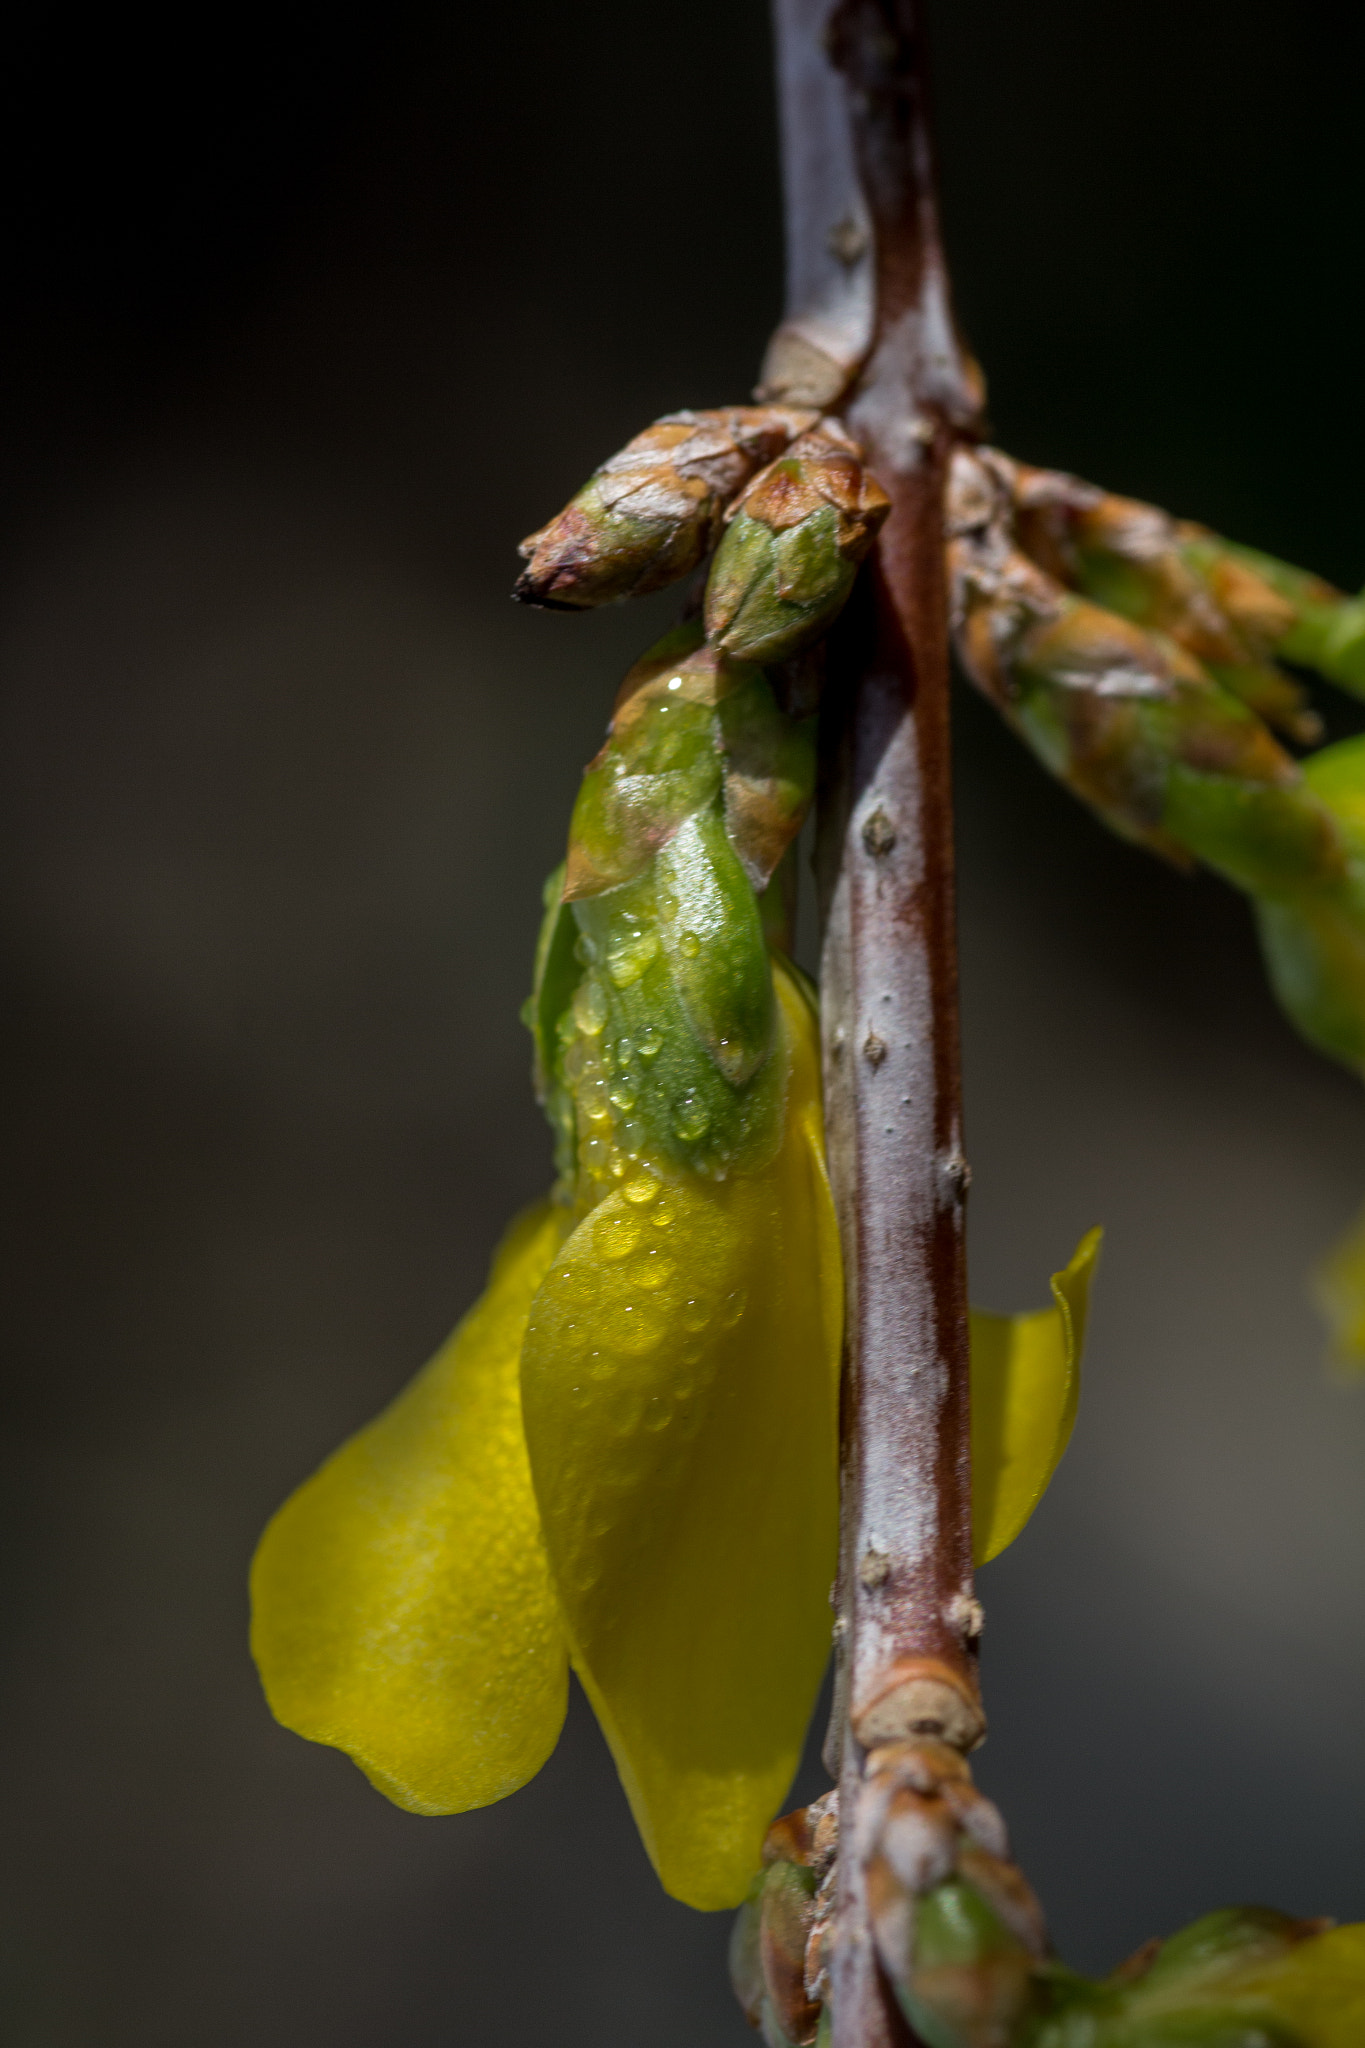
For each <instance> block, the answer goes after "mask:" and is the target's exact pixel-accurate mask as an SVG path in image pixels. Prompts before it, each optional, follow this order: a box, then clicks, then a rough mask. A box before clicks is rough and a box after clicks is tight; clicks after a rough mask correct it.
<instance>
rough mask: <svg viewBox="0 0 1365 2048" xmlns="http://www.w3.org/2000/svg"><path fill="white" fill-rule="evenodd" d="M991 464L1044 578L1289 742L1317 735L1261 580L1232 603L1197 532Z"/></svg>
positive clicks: (1279, 618)
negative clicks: (1124, 623)
mask: <svg viewBox="0 0 1365 2048" xmlns="http://www.w3.org/2000/svg"><path fill="white" fill-rule="evenodd" d="M991 460H992V462H993V463H994V464H995V466H996V468H997V471H998V474H999V475H1000V476H1001V477H1002V478H1004V479H1006V480H1007V482H1008V485H1009V488H1010V493H1011V497H1012V500H1013V507H1014V515H1015V516H1014V530H1015V534H1016V537H1017V539H1018V542H1019V545H1020V547H1021V548H1022V549H1023V550H1024V552H1025V554H1027V555H1028V556H1030V557H1031V559H1032V560H1033V561H1035V562H1036V563H1038V565H1039V566H1040V567H1041V568H1042V569H1044V570H1045V571H1046V572H1047V573H1048V574H1049V575H1051V576H1054V577H1055V578H1057V579H1058V581H1060V582H1062V583H1064V584H1066V585H1068V586H1069V587H1070V588H1071V589H1073V590H1076V591H1078V592H1080V594H1081V595H1082V596H1084V597H1088V598H1089V599H1091V601H1092V602H1093V603H1095V604H1098V605H1101V606H1103V607H1104V609H1105V610H1106V611H1110V612H1117V613H1118V614H1119V616H1120V617H1121V618H1125V619H1129V620H1131V621H1132V623H1133V624H1134V625H1137V626H1142V627H1143V628H1145V629H1146V630H1147V631H1148V632H1150V633H1155V634H1159V635H1162V636H1164V637H1165V638H1167V639H1170V640H1173V641H1175V642H1176V644H1177V645H1178V646H1179V647H1182V648H1183V649H1184V650H1185V652H1186V653H1187V654H1190V655H1193V656H1194V658H1195V660H1196V661H1197V662H1199V663H1200V665H1201V666H1202V667H1203V669H1204V670H1205V671H1206V672H1207V673H1208V674H1209V675H1211V676H1212V677H1213V679H1214V681H1215V682H1218V683H1221V684H1222V686H1223V688H1224V689H1225V690H1227V691H1229V692H1230V693H1231V694H1232V695H1233V696H1234V697H1237V698H1240V700H1241V701H1242V702H1243V703H1244V704H1246V705H1247V706H1248V707H1249V708H1250V709H1251V710H1253V711H1255V712H1256V713H1257V715H1258V716H1259V717H1261V718H1264V719H1265V720H1266V721H1267V722H1268V723H1269V724H1271V725H1273V726H1275V727H1277V728H1278V729H1279V730H1280V731H1281V732H1283V733H1285V734H1286V735H1287V736H1288V737H1289V738H1290V739H1294V740H1297V741H1299V742H1300V743H1301V744H1304V745H1309V744H1311V743H1312V742H1313V741H1314V740H1316V739H1319V738H1320V737H1321V734H1322V721H1321V720H1320V719H1319V718H1318V716H1317V714H1316V712H1314V711H1312V710H1311V709H1309V707H1308V705H1307V702H1306V699H1305V697H1304V693H1303V691H1302V689H1301V688H1300V687H1299V685H1298V684H1297V683H1296V682H1295V681H1294V680H1293V678H1292V677H1290V676H1288V675H1286V674H1285V673H1284V671H1283V670H1282V669H1280V668H1277V667H1276V666H1275V663H1274V660H1273V659H1272V657H1273V654H1274V652H1275V649H1276V647H1277V645H1278V643H1279V641H1280V639H1281V637H1282V635H1283V633H1284V630H1285V628H1286V625H1287V623H1288V620H1289V616H1290V615H1289V613H1288V612H1287V611H1286V609H1285V606H1284V604H1283V602H1282V601H1281V600H1280V599H1278V598H1276V597H1275V595H1274V593H1273V592H1272V591H1270V590H1268V589H1266V587H1265V586H1264V585H1263V584H1257V585H1256V589H1257V590H1258V591H1259V594H1260V598H1261V602H1260V604H1259V605H1258V604H1257V602H1256V601H1255V596H1254V593H1252V594H1248V592H1247V591H1245V590H1241V591H1240V598H1241V600H1242V601H1240V602H1239V601H1238V598H1239V591H1238V590H1234V589H1233V588H1232V587H1231V585H1229V587H1228V588H1227V589H1222V588H1215V587H1214V585H1213V583H1211V581H1210V579H1209V577H1208V576H1206V575H1205V574H1204V573H1203V571H1202V569H1201V567H1200V565H1199V562H1198V561H1197V560H1196V558H1195V555H1194V554H1193V553H1192V552H1191V549H1190V545H1189V542H1190V537H1191V536H1193V535H1197V534H1200V533H1202V529H1201V528H1196V527H1191V526H1189V525H1187V524H1183V523H1181V522H1180V521H1177V520H1175V519H1173V518H1172V517H1171V516H1170V514H1169V513H1168V512H1163V511H1162V510H1161V509H1160V507H1159V506H1156V505H1144V504H1142V503H1140V502H1139V501H1138V500H1136V499H1133V498H1121V497H1118V496H1116V495H1115V494H1114V493H1113V492H1111V491H1102V490H1099V489H1097V488H1096V487H1095V485H1093V484H1087V483H1082V482H1081V481H1080V479H1079V478H1077V477H1072V476H1064V475H1062V474H1060V473H1059V472H1057V471H1055V470H1045V469H1032V468H1030V467H1029V466H1028V465H1027V464H1026V463H1016V462H1012V461H1011V460H1010V458H1009V457H1008V456H1001V455H999V454H998V453H997V452H996V451H994V450H992V451H991ZM1245 580H1246V579H1245V578H1244V579H1243V581H1245ZM1253 580H1254V579H1253ZM1267 605H1268V606H1269V609H1268V610H1267Z"/></svg>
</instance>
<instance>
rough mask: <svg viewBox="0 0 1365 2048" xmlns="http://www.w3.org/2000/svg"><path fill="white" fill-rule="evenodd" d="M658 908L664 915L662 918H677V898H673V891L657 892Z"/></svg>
mask: <svg viewBox="0 0 1365 2048" xmlns="http://www.w3.org/2000/svg"><path fill="white" fill-rule="evenodd" d="M659 908H660V910H661V911H662V912H663V914H664V916H665V917H676V916H677V914H678V899H677V897H676V896H675V895H674V894H673V891H672V890H671V889H660V891H659Z"/></svg>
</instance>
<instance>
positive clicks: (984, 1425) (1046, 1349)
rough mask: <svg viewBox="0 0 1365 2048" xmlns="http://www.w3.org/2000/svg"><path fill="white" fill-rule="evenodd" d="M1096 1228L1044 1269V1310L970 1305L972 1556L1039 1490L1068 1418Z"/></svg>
mask: <svg viewBox="0 0 1365 2048" xmlns="http://www.w3.org/2000/svg"><path fill="white" fill-rule="evenodd" d="M1103 1235H1104V1233H1103V1231H1101V1230H1092V1231H1090V1232H1089V1233H1088V1234H1087V1235H1086V1236H1085V1237H1083V1238H1082V1239H1081V1241H1080V1243H1079V1244H1078V1245H1077V1247H1076V1250H1075V1252H1074V1254H1073V1255H1072V1259H1071V1263H1070V1264H1069V1265H1068V1266H1066V1267H1064V1268H1063V1270H1062V1271H1061V1272H1060V1273H1054V1274H1053V1276H1052V1298H1053V1305H1052V1307H1051V1308H1042V1309H1036V1310H1034V1311H1032V1312H1031V1313H1030V1314H1027V1315H1019V1316H997V1315H992V1314H990V1313H989V1311H987V1310H985V1309H976V1308H974V1309H973V1310H972V1315H971V1328H972V1523H973V1528H974V1530H975V1547H976V1561H977V1563H978V1564H988V1563H989V1562H990V1560H991V1559H992V1558H993V1557H998V1556H999V1555H1000V1552H1001V1551H1002V1550H1004V1549H1005V1548H1006V1546H1007V1545H1008V1544H1011V1543H1013V1541H1014V1539H1015V1537H1016V1536H1017V1535H1018V1534H1019V1532H1020V1530H1021V1529H1022V1528H1023V1526H1024V1524H1025V1523H1026V1522H1027V1520H1028V1518H1029V1516H1030V1515H1031V1514H1032V1513H1033V1510H1034V1509H1035V1508H1036V1507H1037V1505H1038V1503H1039V1501H1040V1500H1041V1499H1042V1497H1043V1494H1044V1492H1045V1491H1046V1488H1047V1484H1048V1481H1049V1480H1050V1479H1051V1477H1052V1475H1053V1473H1054V1472H1055V1471H1056V1469H1057V1466H1058V1464H1059V1463H1060V1461H1061V1456H1062V1453H1063V1451H1064V1450H1065V1449H1066V1447H1067V1444H1068V1442H1069V1441H1070V1438H1071V1431H1072V1429H1073V1427H1074V1425H1075V1421H1076V1407H1077V1403H1078V1401H1079V1400H1080V1392H1081V1352H1082V1350H1083V1348H1084V1345H1085V1319H1086V1309H1087V1305H1088V1303H1089V1299H1090V1282H1091V1280H1092V1279H1093V1277H1094V1272H1095V1264H1096V1261H1097V1260H1098V1258H1099V1255H1100V1241H1101V1239H1102V1237H1103Z"/></svg>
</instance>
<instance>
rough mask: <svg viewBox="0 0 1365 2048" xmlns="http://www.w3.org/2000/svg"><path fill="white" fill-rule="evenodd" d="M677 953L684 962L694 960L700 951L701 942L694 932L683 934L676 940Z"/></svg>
mask: <svg viewBox="0 0 1365 2048" xmlns="http://www.w3.org/2000/svg"><path fill="white" fill-rule="evenodd" d="M678 951H679V952H680V953H681V954H682V956H683V959H684V960H695V959H696V957H697V955H698V953H700V951H701V940H700V939H699V938H698V937H697V935H696V933H695V932H684V933H683V934H682V936H681V938H680V939H679V940H678Z"/></svg>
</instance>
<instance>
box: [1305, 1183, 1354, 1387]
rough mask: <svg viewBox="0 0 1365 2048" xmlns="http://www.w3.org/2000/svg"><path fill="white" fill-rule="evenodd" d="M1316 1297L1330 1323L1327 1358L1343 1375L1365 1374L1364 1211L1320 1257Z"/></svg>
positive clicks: (1321, 1310)
mask: <svg viewBox="0 0 1365 2048" xmlns="http://www.w3.org/2000/svg"><path fill="white" fill-rule="evenodd" d="M1312 1293H1313V1301H1314V1304H1315V1306H1316V1307H1317V1309H1318V1312H1319V1314H1320V1315H1321V1316H1322V1318H1323V1321H1324V1322H1325V1323H1326V1325H1327V1330H1328V1337H1329V1345H1328V1354H1327V1355H1328V1360H1329V1362H1330V1364H1331V1365H1332V1366H1333V1367H1334V1368H1335V1369H1336V1371H1337V1372H1338V1373H1340V1375H1341V1377H1342V1378H1343V1379H1357V1380H1358V1379H1359V1378H1360V1377H1361V1375H1362V1374H1365V1212H1362V1213H1361V1214H1360V1215H1359V1216H1357V1217H1356V1219H1355V1221H1354V1222H1353V1223H1352V1224H1351V1226H1350V1228H1349V1229H1348V1230H1346V1231H1344V1232H1343V1233H1342V1235H1341V1236H1340V1237H1339V1238H1338V1239H1337V1241H1336V1243H1335V1244H1334V1245H1333V1246H1332V1247H1331V1249H1330V1251H1328V1252H1327V1254H1326V1256H1325V1257H1324V1258H1323V1259H1322V1260H1321V1261H1320V1263H1319V1264H1318V1266H1317V1268H1316V1270H1315V1271H1314V1273H1313V1278H1312Z"/></svg>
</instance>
